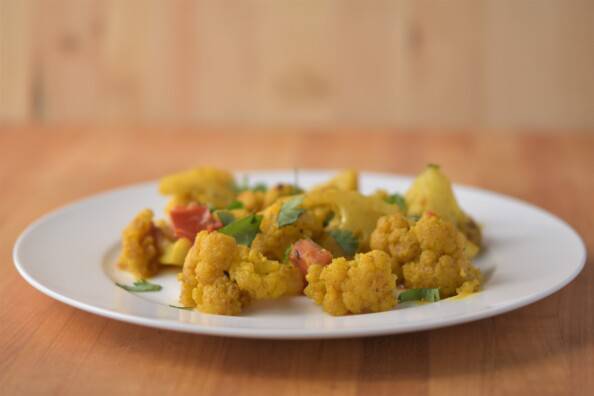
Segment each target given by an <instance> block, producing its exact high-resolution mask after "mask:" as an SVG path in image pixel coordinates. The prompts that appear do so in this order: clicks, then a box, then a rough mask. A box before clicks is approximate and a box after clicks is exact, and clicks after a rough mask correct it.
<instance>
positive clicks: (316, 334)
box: [12, 168, 587, 339]
mask: <svg viewBox="0 0 594 396" xmlns="http://www.w3.org/2000/svg"><path fill="white" fill-rule="evenodd" d="M300 170H303V171H304V172H308V173H329V172H335V171H337V169H331V168H324V169H308V168H304V169H300ZM290 172H292V170H290V169H249V170H238V171H236V172H233V174H234V175H236V176H237V175H243V174H251V173H268V174H274V173H278V174H288V173H290ZM359 174H360V176H361V178H364V177H365V176H368V177H369V176H372V177H394V178H399V179H401V180H406V181H412V180H413V177H412V176H409V175H401V174H398V173H391V172H374V171H359ZM156 182H157V180H150V181H143V182H138V183H132V184H127V185H122V186H119V187H114V188H110V189H107V190H103V191H100V192H98V193H95V194H91V195H87V196H84V197H82V198H79V199H76V200H73V201H70V202H68V203H66V204H64V205H60V206H58V207H56V208H54V209H52V210H50V211H49V212H47V213H45V214H43V215H42V216H40V217H38V218H36V219H35V220H34V221H32V222H31V223H29V224H28V225H27V226H26V227H25V229H24V230H23V231H22V232H21V233H20V234H19V236H18V237H17V239H16V241H15V244H14V247H13V250H12V259H13V263H14V265H15V267H16V270H17V272H18V273H19V275H20V276H21V277H23V279H24V280H25V281H26V282H27V283H29V284H30V285H31V286H33V288H35V289H36V290H38V291H39V292H41V293H42V294H45V295H46V296H48V297H50V298H53V299H55V300H57V301H60V302H62V303H64V304H67V305H69V306H72V307H75V308H78V309H80V310H82V311H85V312H89V313H92V314H96V315H99V316H102V317H106V318H109V319H114V320H118V321H120V322H125V323H132V324H136V325H142V326H148V327H153V328H158V329H164V330H172V331H178V332H186V333H193V334H202V335H210V336H224V337H237V338H259V339H329V338H349V337H372V336H381V335H388V334H402V333H409V332H416V331H425V330H430V329H438V328H443V327H448V326H455V325H459V324H463V323H468V322H472V321H478V320H482V319H485V318H489V317H493V316H497V315H501V314H503V313H507V312H510V311H513V310H516V309H519V308H522V307H525V306H527V305H530V304H532V303H534V302H536V301H539V300H542V299H545V298H547V297H549V296H551V295H552V294H554V293H556V292H558V291H559V290H561V289H563V288H564V287H565V286H567V285H568V284H569V283H571V282H572V281H573V280H574V279H575V278H576V277H577V276H578V275H579V274H580V273H581V271H582V270H583V268H584V266H585V263H586V260H587V249H586V245H585V243H584V240H583V238H582V237H581V235H580V234H579V233H578V232H577V231H576V230H575V229H574V228H573V227H572V226H571V225H570V224H569V223H567V222H566V221H565V220H564V219H562V218H560V217H559V216H557V215H556V214H554V213H551V212H549V211H547V210H545V209H543V208H541V207H539V206H537V205H534V204H532V203H530V202H528V201H524V200H522V199H520V198H516V197H514V196H511V195H506V194H502V193H499V192H497V191H492V190H488V189H484V188H480V187H474V186H469V185H465V184H459V183H452V185H453V187H454V190H460V189H462V190H467V191H469V192H473V193H481V194H489V195H492V196H495V197H497V198H498V199H505V200H511V201H513V202H514V203H516V204H521V205H524V206H528V207H530V208H531V209H533V210H536V211H537V212H539V214H540V215H545V216H548V217H551V218H552V219H554V220H555V221H556V222H558V223H559V224H560V225H562V226H563V227H564V228H565V229H566V230H567V231H569V232H570V233H571V234H573V237H575V238H576V241H577V242H578V246H579V247H580V252H579V257H580V258H579V263H578V265H577V266H576V267H575V268H574V270H573V272H572V273H571V274H570V275H569V276H567V277H566V278H564V279H563V280H562V281H561V282H559V283H557V284H555V285H554V286H553V287H550V288H548V289H546V290H545V291H541V292H539V293H534V294H532V295H529V296H526V297H523V298H520V299H517V300H514V301H513V302H509V303H506V304H503V305H502V306H499V307H495V308H491V309H490V310H486V311H483V312H469V313H466V314H463V315H458V316H454V317H450V318H445V319H443V320H441V321H440V322H439V323H435V320H434V319H428V320H422V321H420V322H419V321H415V322H413V323H411V324H404V325H403V324H399V325H398V327H397V328H395V327H394V326H390V325H384V326H375V327H372V328H365V327H362V328H336V329H332V330H327V329H326V330H323V329H311V328H300V329H282V330H280V329H276V328H272V329H262V328H247V327H230V326H216V327H212V326H204V325H200V324H196V323H187V322H182V321H174V320H170V319H156V318H149V317H143V316H139V315H136V314H127V313H122V312H118V311H115V310H111V309H107V308H102V307H98V306H94V305H92V304H88V303H85V302H81V301H78V300H76V299H74V298H71V297H68V296H65V295H62V294H60V293H58V292H55V291H54V290H52V289H51V288H50V287H47V286H45V285H44V284H43V283H42V282H40V281H39V280H37V279H36V278H35V277H33V276H32V275H31V274H29V273H28V272H27V270H26V269H25V265H24V264H23V263H22V262H21V259H20V253H21V251H22V245H23V244H24V241H25V240H26V239H27V238H28V237H29V235H30V234H31V233H33V232H34V231H35V229H36V228H37V226H39V225H41V224H43V223H45V222H47V221H49V220H51V219H53V218H54V217H57V216H59V215H61V214H63V213H64V212H65V211H66V210H69V209H72V208H73V207H74V206H77V205H82V204H85V203H88V202H89V201H93V200H97V199H101V198H102V197H103V196H107V195H110V194H113V193H121V192H125V191H126V190H132V189H137V188H142V187H148V186H150V185H154V184H155V183H156ZM143 303H145V304H152V303H150V302H148V301H143ZM214 316H217V317H219V316H221V315H214Z"/></svg>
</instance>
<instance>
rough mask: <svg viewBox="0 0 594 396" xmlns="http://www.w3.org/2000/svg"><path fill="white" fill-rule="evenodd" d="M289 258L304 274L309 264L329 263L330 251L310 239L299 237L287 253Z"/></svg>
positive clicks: (330, 258) (330, 259)
mask: <svg viewBox="0 0 594 396" xmlns="http://www.w3.org/2000/svg"><path fill="white" fill-rule="evenodd" d="M289 260H290V261H291V263H293V265H295V266H296V267H297V268H299V270H301V272H302V273H303V275H306V274H307V270H308V269H309V267H310V266H311V265H314V264H318V265H328V264H330V262H331V261H332V253H330V252H329V251H327V250H326V249H324V248H322V247H321V246H320V245H318V244H317V243H315V242H314V241H312V240H310V239H300V240H299V241H297V242H295V243H294V244H293V248H292V249H291V252H290V253H289Z"/></svg>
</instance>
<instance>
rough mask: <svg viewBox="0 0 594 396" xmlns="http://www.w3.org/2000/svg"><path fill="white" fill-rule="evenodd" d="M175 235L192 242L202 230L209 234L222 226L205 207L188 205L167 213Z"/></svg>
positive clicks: (177, 207)
mask: <svg viewBox="0 0 594 396" xmlns="http://www.w3.org/2000/svg"><path fill="white" fill-rule="evenodd" d="M169 215H170V216H171V222H172V223H173V229H174V230H175V235H176V236H177V237H178V238H188V239H189V240H191V241H193V240H194V238H195V237H196V234H198V233H199V232H200V231H202V230H207V231H208V232H211V231H213V230H216V229H219V228H221V227H222V226H223V224H222V223H221V222H220V221H218V220H217V219H215V218H214V217H213V215H212V213H210V210H208V206H206V205H198V204H190V205H188V206H176V207H175V208H173V209H172V210H171V212H169Z"/></svg>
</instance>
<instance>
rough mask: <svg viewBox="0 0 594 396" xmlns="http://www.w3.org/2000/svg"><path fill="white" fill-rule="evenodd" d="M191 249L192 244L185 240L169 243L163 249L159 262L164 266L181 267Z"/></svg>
mask: <svg viewBox="0 0 594 396" xmlns="http://www.w3.org/2000/svg"><path fill="white" fill-rule="evenodd" d="M191 247H192V242H191V241H190V240H189V239H186V238H180V239H178V240H177V241H175V242H171V243H169V244H167V245H166V246H165V249H163V253H162V254H161V256H160V257H159V262H160V263H161V264H164V265H175V266H178V267H182V266H183V265H184V261H185V259H186V256H187V254H188V251H189V250H190V248H191Z"/></svg>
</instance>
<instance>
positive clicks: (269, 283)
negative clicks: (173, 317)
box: [178, 231, 303, 315]
mask: <svg viewBox="0 0 594 396" xmlns="http://www.w3.org/2000/svg"><path fill="white" fill-rule="evenodd" d="M178 278H179V280H180V282H181V285H182V289H181V295H180V302H181V303H182V304H183V305H184V306H186V307H195V308H196V309H197V310H199V311H201V312H206V313H214V314H220V315H238V314H239V313H241V310H242V309H243V308H244V307H245V306H247V305H248V304H249V303H250V301H252V300H262V299H276V298H279V297H282V296H289V295H296V294H299V293H301V291H302V290H303V276H302V275H301V272H300V271H299V270H298V269H297V268H296V267H295V266H293V265H292V264H281V263H279V262H278V261H272V260H268V259H267V258H266V257H264V256H262V254H260V253H259V252H257V251H254V250H250V249H248V248H247V247H246V246H241V245H237V243H236V242H235V239H233V238H232V237H230V236H228V235H225V234H221V233H219V232H211V233H208V232H207V231H201V232H200V233H198V235H196V240H195V241H194V246H193V247H192V249H190V252H189V253H188V255H187V257H186V261H185V263H184V268H183V272H182V273H181V274H179V276H178Z"/></svg>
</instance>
